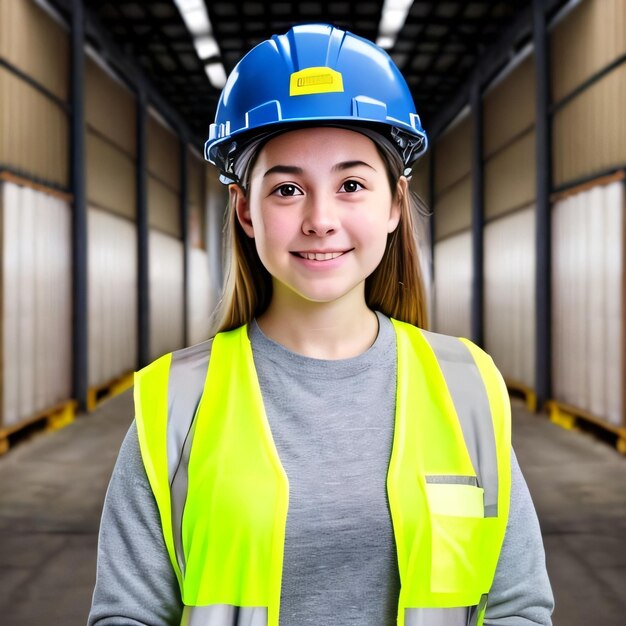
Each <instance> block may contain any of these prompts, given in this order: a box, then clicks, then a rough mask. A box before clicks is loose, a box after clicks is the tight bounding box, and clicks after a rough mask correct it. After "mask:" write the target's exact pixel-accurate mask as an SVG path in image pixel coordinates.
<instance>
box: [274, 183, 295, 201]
mask: <svg viewBox="0 0 626 626" xmlns="http://www.w3.org/2000/svg"><path fill="white" fill-rule="evenodd" d="M272 194H278V195H279V196H280V197H281V198H291V197H293V196H301V195H302V192H301V191H300V189H298V187H296V186H295V185H291V184H289V183H288V184H285V185H280V187H277V188H276V189H274V191H273V192H272Z"/></svg>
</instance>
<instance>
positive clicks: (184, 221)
mask: <svg viewBox="0 0 626 626" xmlns="http://www.w3.org/2000/svg"><path fill="white" fill-rule="evenodd" d="M179 136H180V137H181V142H180V150H181V158H180V232H181V235H182V238H183V343H184V345H185V346H188V345H189V319H188V316H189V296H190V294H189V202H188V199H189V198H188V195H189V192H188V181H187V174H188V164H187V158H188V156H189V145H188V142H187V140H186V138H184V136H183V135H182V134H181V135H179Z"/></svg>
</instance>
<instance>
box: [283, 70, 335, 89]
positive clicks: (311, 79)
mask: <svg viewBox="0 0 626 626" xmlns="http://www.w3.org/2000/svg"><path fill="white" fill-rule="evenodd" d="M332 91H343V77H342V76H341V73H340V72H337V71H336V70H333V69H332V68H330V67H307V68H305V69H303V70H300V71H299V72H294V73H293V74H292V75H291V78H290V80H289V95H290V96H307V95H309V94H312V93H330V92H332Z"/></svg>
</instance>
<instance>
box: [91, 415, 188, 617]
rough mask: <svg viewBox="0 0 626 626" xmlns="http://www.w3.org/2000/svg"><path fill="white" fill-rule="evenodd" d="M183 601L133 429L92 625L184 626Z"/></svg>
mask: <svg viewBox="0 0 626 626" xmlns="http://www.w3.org/2000/svg"><path fill="white" fill-rule="evenodd" d="M181 614H182V602H181V599H180V590H179V587H178V580H177V578H176V574H175V573H174V570H173V568H172V565H171V563H170V559H169V555H168V552H167V549H166V547H165V541H164V539H163V533H162V531H161V521H160V517H159V512H158V508H157V504H156V501H155V499H154V496H153V494H152V489H151V488H150V484H149V482H148V477H147V476H146V473H145V469H144V466H143V461H142V459H141V452H140V449H139V440H138V437H137V428H136V426H135V423H134V422H133V424H132V425H131V427H130V429H129V431H128V433H127V434H126V437H125V439H124V442H123V443H122V446H121V448H120V453H119V456H118V458H117V462H116V464H115V468H114V470H113V475H112V477H111V481H110V483H109V488H108V490H107V494H106V498H105V502H104V509H103V512H102V519H101V522H100V535H99V539H98V564H97V571H96V585H95V589H94V593H93V600H92V606H91V611H90V613H89V618H88V622H87V623H88V626H174V625H176V626H178V624H180V620H181Z"/></svg>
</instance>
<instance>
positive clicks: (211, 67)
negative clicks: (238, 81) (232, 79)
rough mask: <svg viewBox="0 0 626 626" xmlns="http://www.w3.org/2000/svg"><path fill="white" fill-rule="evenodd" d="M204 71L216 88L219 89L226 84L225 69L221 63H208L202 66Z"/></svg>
mask: <svg viewBox="0 0 626 626" xmlns="http://www.w3.org/2000/svg"><path fill="white" fill-rule="evenodd" d="M204 71H205V72H206V75H207V76H208V77H209V80H210V81H211V84H212V85H213V87H215V88H216V89H221V88H222V87H223V86H224V85H225V84H226V71H225V70H224V66H223V65H222V64H221V63H208V64H207V65H205V66H204Z"/></svg>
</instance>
